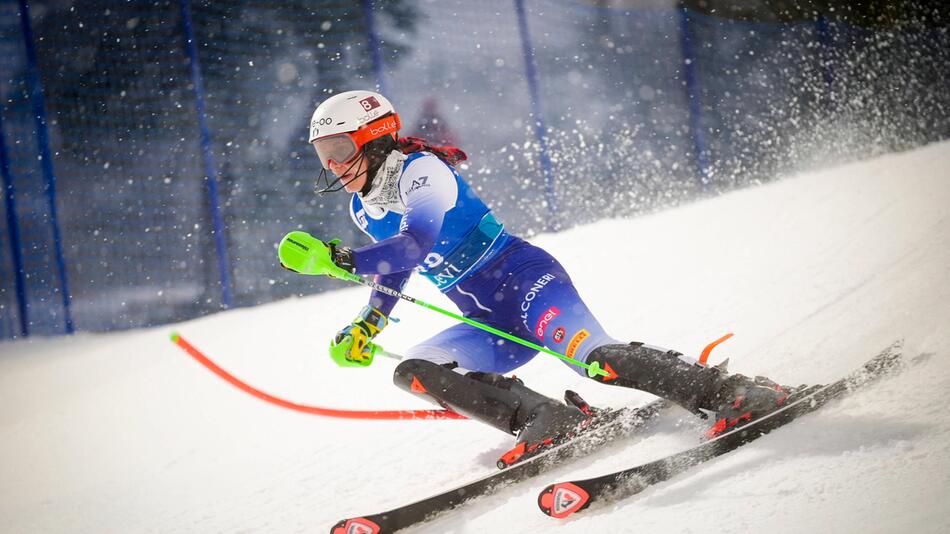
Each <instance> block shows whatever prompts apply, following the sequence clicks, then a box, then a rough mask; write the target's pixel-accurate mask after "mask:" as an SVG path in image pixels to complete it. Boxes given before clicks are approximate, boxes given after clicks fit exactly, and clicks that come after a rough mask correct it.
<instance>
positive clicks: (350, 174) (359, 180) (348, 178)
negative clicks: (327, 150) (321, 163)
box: [330, 151, 366, 193]
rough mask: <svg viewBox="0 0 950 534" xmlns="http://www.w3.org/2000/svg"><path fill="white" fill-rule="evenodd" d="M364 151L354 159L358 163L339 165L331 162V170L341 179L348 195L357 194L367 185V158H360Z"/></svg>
mask: <svg viewBox="0 0 950 534" xmlns="http://www.w3.org/2000/svg"><path fill="white" fill-rule="evenodd" d="M361 154H362V151H360V152H358V153H357V154H356V156H354V157H353V159H354V160H358V161H356V162H355V163H356V164H355V165H354V161H353V160H350V161H347V162H346V163H337V162H335V161H333V160H330V170H331V171H332V172H333V174H335V175H336V176H337V178H339V179H340V183H342V184H345V185H344V186H343V187H344V189H346V191H347V192H348V193H356V192H357V191H359V190H361V189H363V186H364V185H366V158H365V157H360V155H361Z"/></svg>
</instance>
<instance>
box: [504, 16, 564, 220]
mask: <svg viewBox="0 0 950 534" xmlns="http://www.w3.org/2000/svg"><path fill="white" fill-rule="evenodd" d="M515 12H516V13H517V14H518V31H519V33H520V34H521V52H522V54H523V55H524V69H525V76H526V77H527V79H528V92H529V94H530V96H531V115H532V117H533V118H534V135H535V137H536V138H537V139H538V146H539V148H540V154H539V159H540V161H541V172H542V173H543V174H544V191H545V199H546V200H547V204H548V213H549V214H550V215H551V217H550V219H549V221H548V230H554V231H556V230H559V229H560V227H561V225H560V224H559V222H558V220H557V217H555V215H556V212H557V205H556V203H555V198H556V197H555V196H554V172H553V171H552V170H551V159H550V158H549V157H548V143H547V139H546V137H545V135H546V132H547V128H546V127H545V125H544V117H542V116H541V97H540V92H539V90H538V76H537V72H536V71H535V67H534V51H533V49H532V48H533V47H532V46H531V37H530V36H529V34H528V17H527V16H526V15H525V9H524V0H515Z"/></svg>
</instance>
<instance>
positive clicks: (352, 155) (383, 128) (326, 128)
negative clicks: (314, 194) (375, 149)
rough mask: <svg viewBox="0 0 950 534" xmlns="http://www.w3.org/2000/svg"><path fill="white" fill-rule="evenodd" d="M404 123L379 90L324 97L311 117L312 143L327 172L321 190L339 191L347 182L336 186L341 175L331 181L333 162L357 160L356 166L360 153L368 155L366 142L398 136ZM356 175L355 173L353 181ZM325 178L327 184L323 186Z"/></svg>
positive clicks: (353, 165)
mask: <svg viewBox="0 0 950 534" xmlns="http://www.w3.org/2000/svg"><path fill="white" fill-rule="evenodd" d="M401 126H402V124H401V123H400V121H399V115H397V114H396V110H395V108H393V105H392V104H391V103H390V102H389V100H387V99H386V97H384V96H383V95H381V94H379V93H374V92H373V91H347V92H345V93H340V94H338V95H333V96H331V97H330V98H328V99H326V100H324V101H323V102H322V103H321V104H320V105H319V106H317V109H316V111H314V112H313V117H311V119H310V143H312V144H313V147H314V148H315V149H316V150H317V157H319V158H320V163H321V164H322V165H323V172H322V173H321V175H320V179H318V192H320V193H328V192H333V191H339V190H340V189H342V188H343V187H344V186H345V185H346V184H341V185H340V186H339V187H337V188H334V186H335V185H336V184H339V183H341V182H340V178H337V179H336V180H334V181H333V182H332V183H330V181H329V179H328V177H327V169H329V168H330V162H331V161H333V162H335V163H339V164H343V163H347V162H349V161H353V163H352V164H351V165H350V168H351V169H352V168H354V167H356V166H357V165H358V163H359V161H360V159H361V158H360V159H357V158H356V156H357V155H360V154H362V155H365V151H362V150H361V149H362V148H363V146H364V145H366V144H367V143H369V142H371V141H373V140H375V139H379V138H381V137H385V136H387V135H390V136H392V137H393V138H395V136H396V132H398V131H399V128H400V127H401ZM367 170H369V169H367ZM347 172H349V170H347ZM365 172H366V171H363V172H361V173H360V174H363V173H365ZM344 174H345V173H344ZM356 178H357V177H356V176H354V177H353V178H351V179H350V180H349V181H352V180H355V179H356ZM321 180H322V182H323V183H324V184H325V185H324V186H320V185H319V183H320V181H321ZM349 181H348V182H347V183H349ZM367 184H369V181H367ZM321 187H322V188H321Z"/></svg>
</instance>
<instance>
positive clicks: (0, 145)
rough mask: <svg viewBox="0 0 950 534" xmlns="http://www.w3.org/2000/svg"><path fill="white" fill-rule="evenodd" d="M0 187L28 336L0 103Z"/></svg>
mask: <svg viewBox="0 0 950 534" xmlns="http://www.w3.org/2000/svg"><path fill="white" fill-rule="evenodd" d="M0 185H2V186H3V203H4V206H5V207H6V212H7V232H8V233H9V234H10V256H11V258H12V259H13V283H14V286H15V290H16V303H17V309H18V310H19V313H18V315H19V317H20V336H21V337H27V336H29V335H30V319H29V315H28V312H27V309H26V284H25V283H24V281H23V257H22V256H21V255H20V223H19V222H18V221H17V215H16V196H15V194H14V193H15V191H14V189H13V174H12V173H11V172H10V159H9V154H8V153H7V141H6V136H5V135H4V133H3V105H2V103H0Z"/></svg>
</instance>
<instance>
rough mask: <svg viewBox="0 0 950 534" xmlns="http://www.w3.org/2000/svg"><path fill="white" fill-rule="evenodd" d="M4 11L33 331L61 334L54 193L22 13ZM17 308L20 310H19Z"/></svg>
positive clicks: (12, 164)
mask: <svg viewBox="0 0 950 534" xmlns="http://www.w3.org/2000/svg"><path fill="white" fill-rule="evenodd" d="M0 10H2V11H0V21H2V22H0V31H2V35H0V43H2V47H3V50H2V52H3V53H2V54H0V64H2V65H3V71H2V72H3V79H2V81H0V93H2V94H0V97H2V99H3V100H2V102H3V106H2V113H3V130H4V131H3V135H4V140H5V142H6V148H7V156H8V158H9V171H10V179H11V183H12V190H13V191H14V192H15V201H16V214H15V215H16V217H17V220H18V223H19V237H20V242H19V245H20V255H21V258H22V269H23V273H22V274H23V278H24V280H25V282H26V284H27V287H26V288H25V296H26V310H27V322H28V330H29V334H30V335H55V334H61V333H63V332H64V330H65V314H64V310H63V301H62V293H61V292H60V291H61V288H60V285H59V278H58V270H57V263H56V258H55V251H54V246H53V232H52V226H51V221H50V205H49V197H48V196H47V190H46V182H45V180H44V177H43V173H42V168H41V164H40V159H39V157H40V148H39V146H38V144H37V136H36V128H37V125H36V120H35V115H34V107H33V104H34V102H33V100H32V97H31V87H30V83H29V74H28V63H27V56H26V48H25V41H24V39H23V34H22V31H21V20H20V12H19V9H18V6H17V5H16V4H14V3H12V2H5V3H3V4H2V6H0ZM3 225H4V232H3V233H4V234H7V237H8V236H9V233H10V232H9V230H8V228H7V222H6V219H3ZM10 246H12V245H11V244H7V248H6V250H5V251H4V254H5V255H8V256H12V252H11V249H10V248H9V247H10ZM8 253H10V254H8ZM9 272H10V276H9V277H4V279H3V282H2V283H0V285H2V286H3V287H4V288H5V292H6V293H12V295H11V296H13V298H14V300H13V303H15V289H14V277H13V274H14V273H13V271H12V265H11V270H10V271H9ZM13 303H11V305H10V307H9V308H7V307H5V309H9V310H10V315H9V318H8V319H7V320H5V321H4V322H9V323H10V324H15V323H13V320H14V317H16V318H17V320H18V319H19V312H18V310H17V308H15V307H13V306H14V304H13ZM14 310H17V312H16V313H13V311H14ZM4 315H7V313H6V312H5V313H4ZM17 330H18V328H17Z"/></svg>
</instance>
